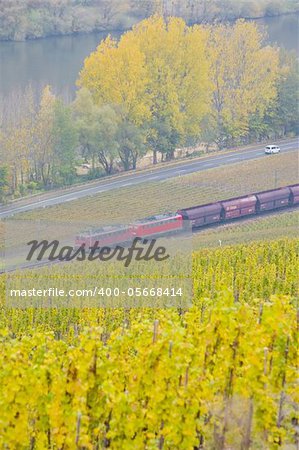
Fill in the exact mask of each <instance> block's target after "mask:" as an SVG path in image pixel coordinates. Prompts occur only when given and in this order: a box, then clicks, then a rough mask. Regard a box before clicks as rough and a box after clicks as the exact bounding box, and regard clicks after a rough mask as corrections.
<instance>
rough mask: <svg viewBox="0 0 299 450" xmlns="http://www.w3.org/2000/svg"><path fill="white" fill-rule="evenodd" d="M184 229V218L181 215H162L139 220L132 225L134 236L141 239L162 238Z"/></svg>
mask: <svg viewBox="0 0 299 450" xmlns="http://www.w3.org/2000/svg"><path fill="white" fill-rule="evenodd" d="M182 229H183V217H182V215H181V214H160V215H158V216H152V217H147V218H146V219H141V220H138V221H137V222H135V223H134V224H132V225H131V230H132V234H133V236H134V237H141V238H143V237H144V238H146V237H151V236H161V235H164V234H168V233H174V232H176V231H181V230H182Z"/></svg>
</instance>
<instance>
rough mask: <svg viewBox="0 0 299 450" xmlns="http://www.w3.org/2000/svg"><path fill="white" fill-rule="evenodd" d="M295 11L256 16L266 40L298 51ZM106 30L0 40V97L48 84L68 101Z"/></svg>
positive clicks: (296, 16)
mask: <svg viewBox="0 0 299 450" xmlns="http://www.w3.org/2000/svg"><path fill="white" fill-rule="evenodd" d="M298 18H299V16H298V15H297V14H292V15H286V16H280V17H272V18H265V19H259V20H258V21H257V22H258V23H259V24H261V26H262V25H266V26H267V31H268V40H269V42H271V43H277V44H278V45H279V46H283V47H285V48H286V49H288V50H297V51H298ZM106 35H107V33H92V34H86V35H76V36H58V37H50V38H45V39H38V40H32V41H26V42H0V96H1V97H6V96H7V95H9V94H11V93H12V92H13V91H16V90H19V89H23V88H24V87H26V86H27V85H28V84H31V85H32V87H33V89H34V90H35V89H37V90H38V89H40V88H41V87H43V86H45V85H46V84H50V85H51V86H52V87H53V90H54V92H55V93H56V94H59V95H61V96H62V97H63V98H64V99H66V100H71V98H73V96H74V92H75V89H76V88H75V82H76V79H77V78H78V72H79V70H80V69H81V67H82V65H83V62H84V59H85V58H86V57H87V56H88V55H89V54H90V52H91V51H93V50H95V48H96V47H97V45H98V43H99V42H100V41H101V39H103V38H104V37H105V36H106Z"/></svg>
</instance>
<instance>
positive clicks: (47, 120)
mask: <svg viewBox="0 0 299 450" xmlns="http://www.w3.org/2000/svg"><path fill="white" fill-rule="evenodd" d="M55 102H56V98H55V96H54V95H53V94H52V92H51V89H50V86H46V87H45V88H44V90H43V92H42V95H41V100H40V105H39V109H38V113H37V116H36V125H35V129H34V152H33V158H34V166H35V179H36V180H37V181H38V180H39V179H41V180H42V183H43V185H44V186H45V187H47V186H49V185H50V184H51V170H52V165H53V159H54V143H55V138H54V133H53V127H54V108H55Z"/></svg>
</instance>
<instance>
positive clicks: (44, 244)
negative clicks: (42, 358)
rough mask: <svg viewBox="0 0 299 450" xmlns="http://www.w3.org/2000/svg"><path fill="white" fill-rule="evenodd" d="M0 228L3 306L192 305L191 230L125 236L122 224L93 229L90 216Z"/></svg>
mask: <svg viewBox="0 0 299 450" xmlns="http://www.w3.org/2000/svg"><path fill="white" fill-rule="evenodd" d="M170 224H172V222H170ZM4 227H5V228H4V230H5V234H4V236H5V240H4V246H3V257H2V260H3V261H4V271H5V272H6V273H7V274H6V305H7V306H9V307H15V308H31V307H36V308H40V307H45V308H52V307H53V308H74V307H76V308H85V307H117V308H119V307H121V308H122V307H124V308H128V307H134V308H135V307H149V308H168V307H179V308H185V307H188V306H189V305H190V301H192V276H191V274H192V238H191V232H190V230H185V229H184V230H180V233H177V234H173V233H170V234H169V235H167V234H165V233H163V234H161V235H157V233H156V230H153V229H152V227H150V226H149V225H148V224H145V225H144V228H140V229H138V230H135V229H134V227H131V228H130V230H131V233H130V235H129V233H127V230H128V228H129V227H128V225H126V224H125V225H117V226H108V225H107V226H104V227H102V226H100V227H99V226H98V225H97V223H92V221H90V218H88V217H87V218H86V222H83V221H80V222H79V221H78V222H76V221H67V222H65V221H62V220H61V221H59V220H58V219H57V218H54V219H53V220H50V219H49V218H47V219H45V220H40V219H38V220H28V219H21V218H20V219H19V218H15V219H9V220H6V221H5V223H4ZM137 231H138V232H142V233H144V236H143V235H142V236H141V235H139V234H137ZM134 233H136V234H135V235H134ZM146 234H147V235H146Z"/></svg>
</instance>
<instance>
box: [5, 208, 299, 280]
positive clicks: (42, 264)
mask: <svg viewBox="0 0 299 450" xmlns="http://www.w3.org/2000/svg"><path fill="white" fill-rule="evenodd" d="M298 209H299V204H297V205H292V206H288V207H283V208H280V209H276V210H272V211H263V212H260V213H259V214H253V215H251V216H243V217H238V218H234V219H230V220H226V221H225V222H221V223H213V224H209V225H205V226H203V227H199V228H195V229H193V230H192V235H196V234H199V233H201V232H203V231H206V230H209V229H216V228H217V229H220V230H221V229H226V228H227V227H231V226H232V225H235V226H238V225H240V224H242V223H251V222H255V221H257V220H259V219H261V218H263V217H271V216H280V215H283V214H284V213H286V212H291V211H296V210H298ZM175 236H177V237H178V236H179V233H177V234H176V235H175ZM171 237H172V238H173V237H174V235H172V236H171ZM63 263H65V264H66V263H67V262H66V261H38V262H36V263H33V264H27V265H21V266H18V267H17V268H11V269H7V270H0V274H4V273H13V272H16V271H21V270H30V269H39V268H43V267H48V266H53V265H57V264H63Z"/></svg>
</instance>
